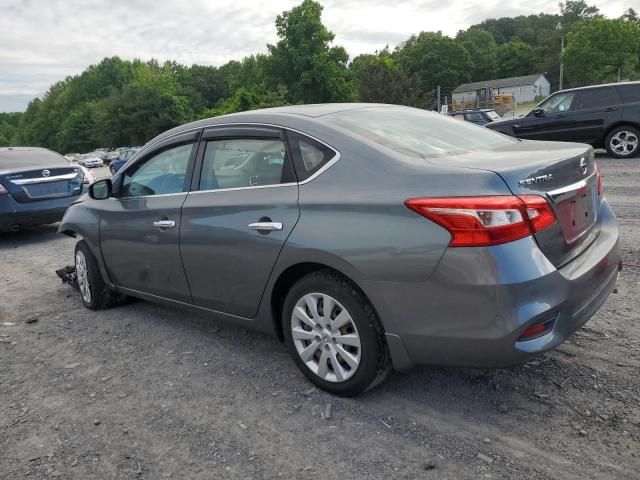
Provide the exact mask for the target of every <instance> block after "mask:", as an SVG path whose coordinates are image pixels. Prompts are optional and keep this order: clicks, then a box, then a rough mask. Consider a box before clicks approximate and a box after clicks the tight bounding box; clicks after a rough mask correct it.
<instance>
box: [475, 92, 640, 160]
mask: <svg viewBox="0 0 640 480" xmlns="http://www.w3.org/2000/svg"><path fill="white" fill-rule="evenodd" d="M487 127H488V128H490V129H492V130H496V131H498V132H502V133H506V134H507V135H512V136H514V137H518V138H524V139H531V140H558V141H563V142H583V143H588V144H590V145H592V146H594V147H596V148H605V149H606V150H607V153H609V155H611V156H612V157H616V158H631V157H634V156H636V155H638V153H640V82H627V83H612V84H607V85H595V86H591V87H583V88H573V89H570V90H561V91H559V92H556V93H554V94H553V95H551V96H549V97H547V98H546V99H545V100H543V101H542V102H541V103H540V104H538V105H537V106H536V107H535V108H534V109H533V110H531V111H530V112H529V113H528V114H526V115H525V116H524V117H520V118H513V119H509V120H502V121H499V122H493V123H490V124H487Z"/></svg>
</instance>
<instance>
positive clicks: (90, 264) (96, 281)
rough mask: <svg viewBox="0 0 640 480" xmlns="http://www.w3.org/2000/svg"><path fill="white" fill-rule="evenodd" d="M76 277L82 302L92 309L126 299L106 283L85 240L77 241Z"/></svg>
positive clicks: (109, 305)
mask: <svg viewBox="0 0 640 480" xmlns="http://www.w3.org/2000/svg"><path fill="white" fill-rule="evenodd" d="M74 258H75V263H76V278H77V281H78V290H80V296H81V297H82V303H83V304H84V306H85V307H87V308H90V309H91V310H99V309H102V308H109V307H111V306H113V305H116V304H117V303H119V302H121V301H122V300H124V298H125V297H124V296H123V295H120V294H118V293H116V292H114V291H112V290H110V289H109V287H108V286H107V285H106V284H105V283H104V280H103V278H102V275H101V274H100V267H99V266H98V262H97V261H96V258H95V257H94V255H93V253H92V252H91V249H90V248H89V246H88V245H87V242H86V241H85V240H80V241H79V242H78V243H76V251H75V255H74Z"/></svg>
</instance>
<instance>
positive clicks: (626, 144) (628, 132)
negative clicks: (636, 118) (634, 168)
mask: <svg viewBox="0 0 640 480" xmlns="http://www.w3.org/2000/svg"><path fill="white" fill-rule="evenodd" d="M604 146H605V148H606V149H607V153H608V154H609V155H610V156H612V157H614V158H632V157H635V156H636V155H638V153H640V130H638V129H637V128H636V127H632V126H631V125H621V126H618V127H615V128H614V129H613V130H611V131H610V132H609V134H608V135H607V138H606V140H605V142H604Z"/></svg>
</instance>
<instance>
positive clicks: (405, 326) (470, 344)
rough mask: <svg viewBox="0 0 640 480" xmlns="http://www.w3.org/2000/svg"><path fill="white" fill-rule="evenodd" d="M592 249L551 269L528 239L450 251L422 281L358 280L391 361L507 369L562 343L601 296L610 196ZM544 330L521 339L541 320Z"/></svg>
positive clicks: (614, 267)
mask: <svg viewBox="0 0 640 480" xmlns="http://www.w3.org/2000/svg"><path fill="white" fill-rule="evenodd" d="M599 214H600V220H601V230H600V234H599V235H598V237H597V238H596V239H595V240H594V241H593V243H592V244H591V245H590V247H589V248H588V249H587V250H585V251H584V252H583V253H581V254H580V255H579V256H578V257H577V258H575V259H574V260H572V261H571V262H570V263H569V264H567V265H566V266H564V267H562V268H560V269H556V268H555V267H554V266H553V265H552V264H551V263H550V262H549V261H548V260H547V259H546V257H544V255H543V254H542V253H541V252H540V250H539V249H538V247H537V244H536V243H535V240H534V239H533V238H531V237H529V238H525V239H522V240H518V241H516V242H511V243H508V244H504V245H499V246H495V247H487V248H456V249H448V250H447V252H446V253H445V254H444V256H443V257H442V259H441V261H440V263H439V265H438V267H437V268H436V270H435V272H434V274H433V275H432V277H431V278H430V279H429V281H427V282H424V283H412V284H409V283H393V282H387V283H382V282H364V283H363V288H364V289H365V292H366V293H367V294H368V295H369V296H370V298H372V300H373V303H374V306H375V307H376V308H377V309H378V312H379V314H380V316H381V318H382V321H383V324H384V327H385V331H386V332H387V339H388V344H389V347H390V350H391V354H392V358H393V360H394V366H395V367H396V368H398V369H402V368H406V367H410V366H412V365H415V364H428V365H447V366H471V367H503V366H509V365H514V364H518V363H522V362H524V361H527V360H528V359H530V358H531V357H533V356H535V355H538V354H539V353H541V352H544V351H546V350H549V349H551V348H554V347H556V346H558V345H559V344H560V343H562V342H563V341H564V340H565V339H566V338H567V337H569V336H570V335H571V334H572V333H573V332H574V331H576V330H577V329H578V328H580V327H581V326H582V325H583V324H584V323H585V322H586V321H587V320H589V318H591V316H593V314H594V313H595V312H596V311H597V310H598V309H599V308H600V306H601V305H602V304H603V303H604V301H605V300H606V299H607V297H608V295H609V294H610V293H611V291H612V290H613V288H614V286H615V282H616V278H617V275H618V271H619V265H620V247H619V240H618V227H617V224H616V220H615V216H614V214H613V212H612V211H611V209H610V208H609V206H608V204H607V203H606V201H603V202H602V205H601V208H600V212H599ZM548 318H555V323H554V325H553V328H552V329H551V331H550V332H548V333H547V334H545V335H543V336H540V337H538V338H535V339H533V340H527V341H518V339H519V338H520V336H521V335H522V334H523V332H524V331H525V330H526V329H527V328H528V327H530V326H532V325H534V324H536V323H539V322H540V321H541V320H543V319H548Z"/></svg>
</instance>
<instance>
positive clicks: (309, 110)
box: [225, 103, 389, 118]
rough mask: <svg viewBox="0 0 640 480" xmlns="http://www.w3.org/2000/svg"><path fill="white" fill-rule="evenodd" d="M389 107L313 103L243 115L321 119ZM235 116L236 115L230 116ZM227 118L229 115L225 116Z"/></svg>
mask: <svg viewBox="0 0 640 480" xmlns="http://www.w3.org/2000/svg"><path fill="white" fill-rule="evenodd" d="M383 106H385V107H386V106H389V105H385V104H383V103H315V104H309V105H289V106H286V107H274V108H263V109H260V110H250V111H248V112H242V113H243V114H264V113H278V114H285V115H303V116H305V117H312V118H315V117H321V116H323V115H330V114H332V113H337V112H344V111H347V110H359V109H362V108H374V107H383ZM232 115H237V114H232ZM226 116H229V115H225V117H226Z"/></svg>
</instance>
